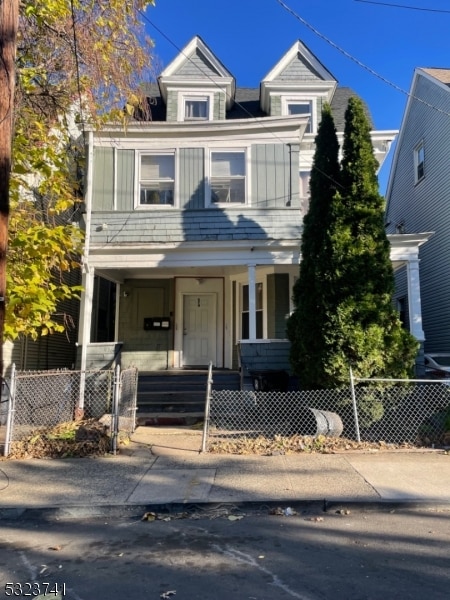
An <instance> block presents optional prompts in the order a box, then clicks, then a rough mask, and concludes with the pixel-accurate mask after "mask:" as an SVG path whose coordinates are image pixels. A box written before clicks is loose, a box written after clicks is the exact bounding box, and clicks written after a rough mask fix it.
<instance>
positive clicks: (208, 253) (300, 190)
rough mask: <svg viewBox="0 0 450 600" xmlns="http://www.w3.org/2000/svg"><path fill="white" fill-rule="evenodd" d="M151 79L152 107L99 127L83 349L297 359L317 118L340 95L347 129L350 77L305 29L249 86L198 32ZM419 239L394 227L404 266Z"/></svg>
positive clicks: (91, 161) (130, 357) (385, 135)
mask: <svg viewBox="0 0 450 600" xmlns="http://www.w3.org/2000/svg"><path fill="white" fill-rule="evenodd" d="M148 93H149V107H150V110H151V117H150V118H151V120H135V121H132V122H130V123H129V125H128V126H127V128H126V130H123V129H121V128H119V127H106V128H104V129H102V130H101V131H90V133H89V147H88V160H87V164H88V177H87V193H86V209H87V214H86V228H87V237H86V252H85V257H84V286H85V293H84V294H83V297H82V307H81V324H80V336H79V357H78V360H79V364H80V365H81V367H82V368H84V367H92V366H103V365H104V364H110V363H111V362H112V361H113V360H114V359H120V361H121V363H122V365H123V366H128V365H134V366H137V367H138V368H139V369H140V370H141V371H150V370H157V369H170V368H183V367H198V366H205V365H207V364H208V363H209V361H212V363H213V364H214V365H215V366H216V367H219V368H236V367H237V366H238V365H239V353H241V355H242V356H244V357H245V360H246V364H247V366H248V365H249V364H250V366H257V367H263V366H266V367H270V368H289V364H288V352H289V342H288V341H287V339H286V331H285V329H286V319H287V317H288V316H289V314H290V313H291V311H292V309H293V306H292V299H291V296H292V287H293V284H294V281H295V279H296V278H297V276H298V269H299V263H300V259H301V257H300V239H301V234H302V221H303V217H304V215H305V213H306V211H307V208H308V193H309V192H308V182H309V174H310V171H311V165H312V160H313V154H314V140H315V135H316V132H317V126H318V122H319V119H320V115H321V109H322V106H323V104H324V102H328V103H330V104H331V107H332V111H333V114H334V117H335V123H336V126H337V129H338V135H339V138H340V139H342V137H343V127H344V113H345V110H346V107H347V101H348V98H349V97H350V96H351V95H352V94H353V92H352V91H351V90H350V89H349V88H340V87H339V86H338V84H337V81H336V79H335V78H334V77H333V75H332V74H331V73H330V72H329V71H328V70H327V69H326V68H325V67H324V66H323V65H322V64H321V63H320V62H319V60H318V59H317V58H316V57H315V56H314V55H313V54H312V53H311V52H310V51H309V50H308V48H306V46H305V45H304V44H302V43H301V42H300V41H298V42H296V43H295V44H294V45H293V46H292V47H291V48H290V50H289V51H288V52H287V53H286V54H285V55H284V56H283V57H282V58H281V60H280V61H279V62H278V63H277V64H276V65H275V66H274V67H273V69H272V70H271V71H270V72H269V73H268V74H267V75H266V77H264V78H263V79H262V81H261V85H260V87H259V88H257V89H248V88H244V89H241V88H238V87H236V82H235V79H234V77H233V76H232V74H231V73H230V72H229V71H228V70H227V69H226V67H225V66H224V65H223V64H222V63H221V62H220V60H219V59H218V58H217V57H216V56H214V54H213V53H212V52H211V50H210V49H209V48H208V46H207V45H206V44H205V43H204V42H203V41H202V39H201V38H199V37H195V38H194V39H193V40H192V41H191V42H190V43H189V44H188V45H187V46H186V47H185V48H184V49H183V50H182V51H181V52H180V54H179V55H178V56H177V57H176V58H175V59H174V60H173V61H172V62H171V63H170V64H169V65H168V66H167V67H166V68H165V69H164V71H163V72H162V73H161V75H160V77H159V78H158V85H152V86H149V88H148ZM142 117H143V115H141V118H142ZM396 133H397V132H396V131H373V132H372V140H373V144H374V148H375V154H376V157H377V158H378V160H379V162H380V164H381V163H382V162H383V160H384V158H385V156H386V154H387V152H388V150H389V147H390V144H391V142H392V140H393V139H394V138H395V135H396ZM422 241H424V240H423V239H422V237H420V236H406V237H405V236H398V235H393V236H392V237H391V244H392V259H393V261H394V264H395V266H400V265H403V264H405V263H406V262H408V261H409V260H416V259H417V254H418V246H419V244H420V243H422ZM412 288H413V290H414V293H415V294H418V286H415V283H414V282H412ZM417 306H419V307H420V299H419V304H418V305H417ZM311 318H314V315H311ZM419 318H420V315H419Z"/></svg>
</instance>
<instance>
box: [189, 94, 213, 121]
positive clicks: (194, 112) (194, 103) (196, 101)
mask: <svg viewBox="0 0 450 600" xmlns="http://www.w3.org/2000/svg"><path fill="white" fill-rule="evenodd" d="M208 113H209V109H208V98H186V99H185V101H184V120H185V121H207V120H208Z"/></svg>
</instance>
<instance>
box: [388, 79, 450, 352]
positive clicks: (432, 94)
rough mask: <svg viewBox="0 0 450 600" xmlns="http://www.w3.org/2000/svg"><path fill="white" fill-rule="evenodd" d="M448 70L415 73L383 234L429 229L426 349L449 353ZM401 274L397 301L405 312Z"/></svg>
mask: <svg viewBox="0 0 450 600" xmlns="http://www.w3.org/2000/svg"><path fill="white" fill-rule="evenodd" d="M449 155H450V69H434V68H433V69H426V68H417V69H415V71H414V75H413V80H412V84H411V89H410V95H409V98H408V102H407V105H406V109H405V113H404V116H403V121H402V125H401V129H400V134H399V137H398V141H397V146H396V149H395V153H394V158H393V163H392V169H391V174H390V178H389V183H388V190H387V210H386V221H387V222H388V223H389V226H388V231H392V232H394V231H399V232H404V233H410V232H415V231H432V232H434V234H433V236H432V237H431V238H430V241H429V242H428V243H427V244H425V245H424V246H423V248H421V250H420V280H421V289H422V313H423V330H424V336H423V337H424V340H425V351H427V352H450V169H449V165H448V162H449ZM407 300H408V290H407V286H406V274H405V272H404V270H403V271H402V272H400V273H399V276H398V278H397V289H396V301H397V303H398V305H399V306H400V307H402V306H404V307H405V309H406V310H405V320H406V321H407V322H411V314H408V310H407V307H408V303H407Z"/></svg>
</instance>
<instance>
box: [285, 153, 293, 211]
mask: <svg viewBox="0 0 450 600" xmlns="http://www.w3.org/2000/svg"><path fill="white" fill-rule="evenodd" d="M287 147H288V148H289V181H288V200H287V202H286V206H292V145H291V144H287Z"/></svg>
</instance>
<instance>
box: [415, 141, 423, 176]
mask: <svg viewBox="0 0 450 600" xmlns="http://www.w3.org/2000/svg"><path fill="white" fill-rule="evenodd" d="M414 173H415V183H418V182H419V181H420V180H421V179H423V178H424V176H425V150H424V147H423V142H420V144H419V145H418V146H416V147H415V149H414Z"/></svg>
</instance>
